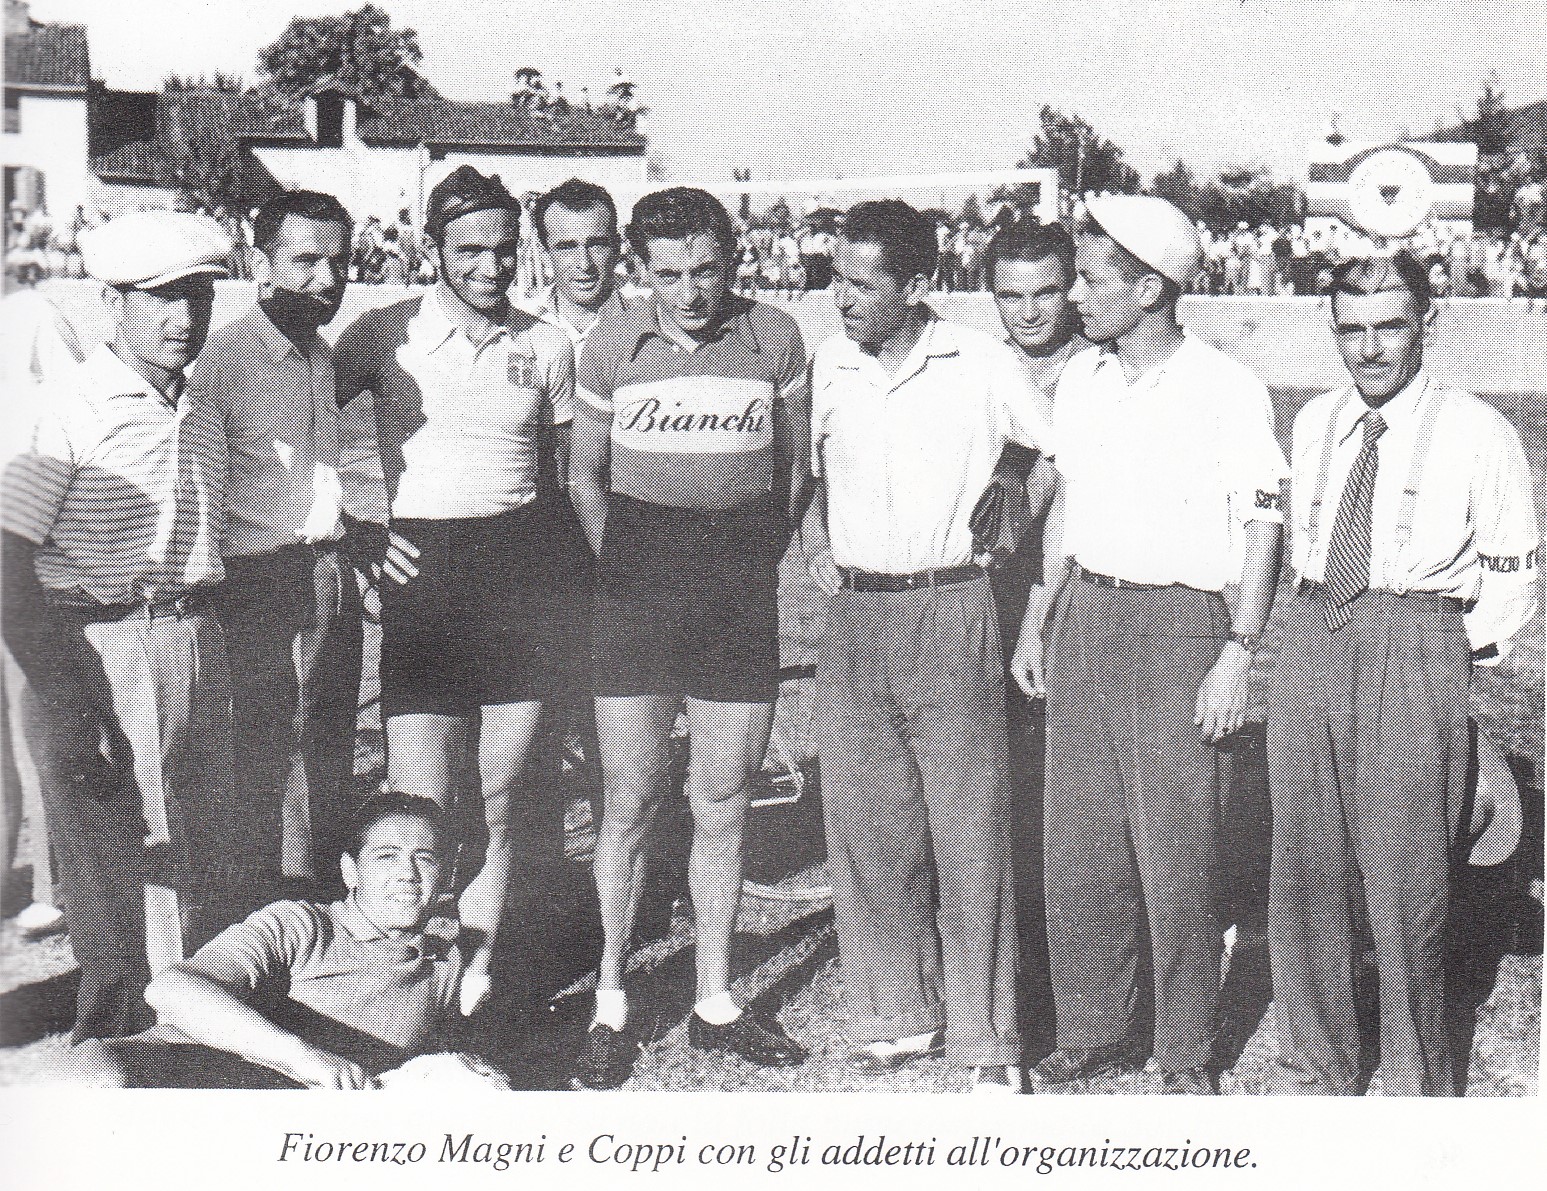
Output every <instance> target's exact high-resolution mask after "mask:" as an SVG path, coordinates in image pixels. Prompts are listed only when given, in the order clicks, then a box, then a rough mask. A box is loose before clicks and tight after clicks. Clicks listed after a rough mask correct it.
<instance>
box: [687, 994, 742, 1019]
mask: <svg viewBox="0 0 1547 1191" xmlns="http://www.w3.org/2000/svg"><path fill="white" fill-rule="evenodd" d="M693 1012H694V1013H696V1014H698V1016H699V1017H701V1018H703V1019H704V1020H705V1021H706V1022H708V1023H709V1024H710V1025H712V1026H724V1025H729V1024H730V1023H731V1022H733V1021H735V1020H736V1019H737V1018H738V1017H740V1016H741V1006H740V1005H738V1004H736V1002H735V1001H734V1000H732V999H731V995H730V993H728V992H722V993H715V994H714V996H712V997H705V998H704V999H703V1000H702V1001H700V1002H699V1003H698V1004H696V1005H694V1006H693Z"/></svg>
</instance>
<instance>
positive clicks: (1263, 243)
mask: <svg viewBox="0 0 1547 1191" xmlns="http://www.w3.org/2000/svg"><path fill="white" fill-rule="evenodd" d="M1536 211H1537V217H1536V218H1534V219H1533V220H1532V221H1531V222H1530V223H1527V224H1522V225H1518V226H1516V227H1514V228H1512V229H1511V230H1509V231H1508V232H1503V231H1480V230H1466V229H1464V228H1461V229H1458V228H1457V227H1456V226H1455V225H1447V224H1443V223H1438V222H1435V221H1432V220H1431V221H1429V222H1427V223H1425V224H1424V225H1423V226H1421V227H1420V228H1419V229H1418V231H1417V232H1416V233H1415V234H1414V235H1413V236H1412V237H1411V238H1410V239H1409V240H1408V241H1407V243H1406V247H1407V249H1408V250H1409V251H1410V252H1411V253H1412V254H1413V255H1414V256H1415V257H1417V258H1418V259H1419V260H1420V261H1422V262H1423V263H1424V264H1426V265H1427V266H1428V267H1429V280H1430V284H1431V286H1432V287H1433V290H1434V293H1435V295H1436V296H1438V297H1455V298H1523V299H1526V300H1527V301H1529V302H1532V303H1533V304H1534V303H1535V302H1538V301H1541V302H1543V303H1547V230H1544V229H1543V227H1542V224H1541V220H1540V214H1539V213H1540V207H1539V206H1538V208H1536ZM1198 230H1199V234H1200V235H1201V236H1202V238H1203V246H1204V261H1205V264H1204V269H1203V271H1202V272H1201V273H1200V274H1199V276H1198V279H1197V281H1196V282H1194V286H1193V288H1194V291H1195V292H1197V293H1200V294H1230V295H1270V296H1272V295H1289V294H1319V293H1323V292H1325V290H1326V286H1327V282H1328V280H1329V279H1330V277H1331V273H1332V269H1333V267H1334V266H1336V265H1337V264H1338V263H1339V262H1341V261H1345V260H1350V259H1358V258H1364V257H1369V256H1371V255H1373V254H1374V253H1376V252H1377V251H1378V250H1379V245H1378V244H1377V242H1376V241H1375V240H1373V239H1372V238H1370V237H1369V236H1367V235H1364V234H1363V233H1362V232H1359V231H1357V230H1355V229H1353V228H1350V227H1348V226H1346V225H1344V224H1340V223H1331V222H1324V223H1319V224H1318V223H1310V224H1308V225H1301V224H1295V225H1291V226H1287V227H1275V226H1273V225H1271V224H1262V225H1260V226H1258V227H1256V228H1253V227H1250V226H1248V225H1247V224H1245V223H1240V224H1238V225H1237V226H1236V227H1235V228H1234V229H1233V230H1230V231H1224V232H1217V233H1216V232H1213V231H1211V230H1210V229H1208V228H1207V227H1204V226H1202V225H1201V224H1200V225H1199V229H1198Z"/></svg>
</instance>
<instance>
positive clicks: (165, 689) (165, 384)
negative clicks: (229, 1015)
mask: <svg viewBox="0 0 1547 1191" xmlns="http://www.w3.org/2000/svg"><path fill="white" fill-rule="evenodd" d="M81 251H82V256H83V257H84V259H85V264H86V268H87V270H88V272H89V273H90V274H91V275H92V276H93V277H95V278H97V279H98V280H100V281H102V282H103V283H104V284H103V300H104V302H105V303H106V305H107V307H108V310H109V311H110V313H111V315H112V319H113V337H112V339H111V341H110V342H109V343H107V344H105V345H104V346H102V347H100V348H98V349H97V350H96V351H95V352H94V353H93V354H92V355H90V356H88V357H87V359H86V361H85V362H84V363H83V364H81V365H80V366H79V368H78V369H76V370H75V371H73V372H71V373H69V374H68V375H67V376H66V377H65V378H64V379H63V380H62V381H60V382H59V383H57V384H56V385H55V386H54V387H53V391H52V392H51V393H50V394H49V395H48V399H47V400H46V401H45V402H43V412H42V414H41V416H40V418H39V421H38V425H37V428H36V430H35V432H34V434H33V437H32V440H31V443H30V445H29V448H28V449H27V450H26V451H25V452H24V453H23V454H21V455H20V456H18V457H17V458H16V459H14V460H13V461H12V462H11V463H10V464H9V465H8V466H7V468H6V473H5V477H4V480H5V483H4V489H5V502H4V551H5V555H4V584H5V591H4V596H5V607H4V613H5V616H4V629H5V640H6V644H7V645H8V646H10V648H11V651H12V653H13V655H14V656H15V658H16V659H17V661H18V662H19V663H20V665H21V666H22V669H23V671H24V672H25V673H26V675H27V679H28V682H29V685H30V701H31V704H32V707H31V709H30V710H31V714H32V715H33V716H34V717H36V718H35V721H34V722H36V723H37V724H38V725H39V727H40V732H39V736H40V738H41V747H40V749H39V757H38V765H39V769H40V771H43V772H44V774H45V780H44V781H43V789H44V792H45V795H46V796H47V797H48V798H49V805H48V806H47V815H48V822H49V830H50V835H51V838H52V841H53V844H54V847H55V849H56V851H57V853H58V859H59V883H60V887H61V892H62V894H63V897H64V903H65V915H66V925H67V927H68V929H69V932H70V942H71V945H72V946H73V947H74V949H75V954H76V957H77V959H78V960H79V962H80V966H81V982H80V991H79V994H78V997H77V1002H76V1023H75V1030H74V1039H75V1041H77V1042H78V1041H81V1040H83V1039H85V1038H91V1037H114V1036H117V1035H121V1034H128V1033H132V1032H134V1031H135V1030H138V1029H140V1028H142V1027H143V1026H144V1025H145V1024H146V1016H147V1014H148V1010H147V1009H146V1006H145V1003H144V999H143V993H144V990H145V985H146V982H147V981H148V979H149V978H150V976H151V974H152V973H154V972H156V971H159V970H160V969H161V968H164V967H166V966H167V965H168V964H171V963H175V962H177V961H179V960H181V959H182V958H183V956H184V954H185V951H186V949H187V946H188V945H189V943H190V942H196V941H197V939H196V938H192V939H191V938H190V935H191V934H194V935H196V934H197V931H198V929H199V916H198V909H199V905H200V904H201V902H203V901H205V900H208V899H210V898H211V897H213V896H214V895H216V894H217V893H218V891H216V890H212V889H210V888H208V887H207V885H208V880H207V878H206V877H205V876H204V875H203V871H204V870H203V869H202V865H200V864H195V863H192V861H193V860H194V858H197V857H202V855H203V853H204V851H205V847H206V844H207V841H206V840H205V838H204V829H205V824H206V823H207V822H208V821H209V820H210V819H211V818H212V817H214V816H217V815H219V814H221V813H225V812H226V810H227V809H228V808H227V807H226V803H227V802H228V801H229V799H230V797H231V682H230V673H229V669H228V664H227V657H226V644H225V638H224V635H223V634H222V631H221V627H220V623H219V621H218V620H216V619H215V617H214V615H213V609H212V600H213V595H214V591H215V588H216V585H217V584H219V583H220V582H221V580H222V578H223V577H224V573H225V572H224V569H223V567H222V564H221V558H220V540H221V530H222V521H223V513H222V507H223V503H224V495H225V494H224V485H225V476H226V466H227V455H226V441H225V437H224V435H223V434H222V432H221V428H220V426H219V424H218V423H217V422H215V421H213V420H211V419H209V418H207V417H206V416H204V415H202V414H201V413H199V412H198V411H197V410H195V409H194V408H193V407H191V406H190V404H189V403H188V402H187V401H186V400H184V399H183V379H184V378H183V373H184V369H186V368H187V367H188V365H189V363H190V362H191V361H192V360H193V359H194V357H195V356H196V355H198V353H199V349H200V348H201V347H203V345H204V340H205V336H206V335H207V333H208V331H209V325H210V312H211V308H212V306H213V303H214V286H213V282H212V279H213V278H214V277H223V276H225V274H226V267H225V262H226V260H227V259H228V258H229V256H230V252H231V243H230V240H229V238H228V237H226V236H225V234H224V233H223V232H221V230H220V229H219V227H218V226H217V225H215V224H214V223H213V222H211V221H209V220H207V219H202V218H199V217H197V216H192V215H180V214H173V213H171V212H146V213H142V214H135V215H126V216H124V217H122V218H120V219H118V220H115V221H113V222H111V223H109V224H105V225H104V226H102V227H100V228H97V229H95V230H94V231H91V232H88V233H86V234H85V235H83V236H82V237H81Z"/></svg>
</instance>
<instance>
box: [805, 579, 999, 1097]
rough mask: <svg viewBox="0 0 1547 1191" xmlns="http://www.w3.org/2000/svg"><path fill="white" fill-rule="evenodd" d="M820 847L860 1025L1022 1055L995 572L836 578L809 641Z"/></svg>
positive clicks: (983, 1062)
mask: <svg viewBox="0 0 1547 1191" xmlns="http://www.w3.org/2000/svg"><path fill="white" fill-rule="evenodd" d="M817 684H818V697H819V700H820V702H819V705H818V710H817V713H816V717H815V727H816V737H817V749H818V754H819V758H820V761H821V766H822V784H823V816H824V820H825V826H826V832H827V850H828V851H827V862H828V873H829V878H830V880H831V882H832V885H833V916H834V924H835V927H836V931H837V936H838V950H839V954H840V957H841V959H842V962H843V978H844V992H845V999H846V1001H847V1007H848V1030H849V1034H850V1037H851V1038H853V1039H854V1040H855V1041H857V1042H876V1041H881V1040H885V1039H894V1038H906V1037H911V1036H913V1035H915V1034H923V1033H927V1032H930V1031H933V1030H937V1029H939V1028H941V1027H942V1026H943V1027H944V1028H945V1050H946V1053H947V1055H948V1056H949V1057H951V1058H952V1059H953V1060H954V1061H955V1062H957V1063H959V1064H961V1065H963V1066H997V1065H1009V1064H1012V1063H1017V1062H1019V1061H1020V1048H1021V1041H1020V1034H1019V1029H1018V1026H1017V1023H1016V975H1017V973H1016V968H1017V952H1018V947H1017V936H1016V925H1015V892H1014V880H1013V873H1012V868H1011V855H1010V793H1009V777H1008V762H1007V756H1006V753H1007V749H1008V746H1007V742H1006V734H1005V702H1004V660H1003V654H1002V645H1001V642H1000V636H999V625H998V622H997V619H996V617H995V613H994V599H993V594H992V592H991V591H990V589H989V584H988V580H987V579H984V578H978V579H973V580H969V581H967V582H964V583H956V584H951V585H949V586H946V587H940V588H924V589H918V590H914V591H908V592H900V593H895V594H894V593H869V592H854V591H840V592H839V593H838V594H837V595H836V596H835V597H834V600H833V607H832V615H831V619H830V622H829V624H828V626H827V629H826V631H825V632H824V633H823V635H822V637H821V639H820V642H819V644H818V652H817Z"/></svg>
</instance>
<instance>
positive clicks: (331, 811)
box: [221, 545, 362, 919]
mask: <svg viewBox="0 0 1547 1191" xmlns="http://www.w3.org/2000/svg"><path fill="white" fill-rule="evenodd" d="M226 573H227V578H226V584H225V589H224V596H223V598H222V602H221V614H222V620H223V621H224V623H225V625H226V640H227V643H228V648H229V650H230V656H231V676H232V716H233V727H234V734H235V750H236V773H237V781H238V786H239V789H240V797H239V798H238V799H237V801H236V803H235V805H234V806H233V808H232V810H233V817H232V818H231V819H230V821H228V822H226V823H224V824H222V825H221V826H222V829H223V831H224V832H225V833H226V838H227V839H229V840H231V841H233V842H234V841H242V846H241V847H239V848H232V849H230V850H229V851H225V850H223V856H222V858H221V859H222V862H230V863H232V864H235V865H237V866H238V868H239V869H241V870H242V871H244V873H245V876H246V878H247V881H248V882H249V883H250V884H249V885H248V887H247V888H246V890H245V893H244V895H243V897H244V901H245V903H246V904H244V905H237V906H232V907H230V908H229V910H230V913H229V916H230V917H232V918H233V919H235V918H236V917H239V916H241V915H243V914H245V913H248V912H251V911H252V910H255V909H258V908H260V907H261V906H264V905H267V904H268V902H270V901H272V900H273V898H274V896H275V894H276V893H277V891H278V890H277V886H278V883H279V882H280V880H281V878H282V877H298V876H309V875H315V876H316V877H317V879H318V880H319V881H322V882H325V883H331V882H332V881H336V880H337V879H338V856H339V851H340V849H341V847H342V845H343V842H344V838H343V837H344V833H345V831H346V830H347V827H348V823H349V817H350V814H351V812H352V810H353V798H352V795H353V784H354V729H355V717H356V715H357V713H358V707H359V698H360V650H361V640H362V624H361V615H360V591H359V588H358V587H357V586H356V584H355V576H354V570H353V568H352V567H351V566H350V565H349V563H348V561H347V560H346V559H345V558H344V556H343V555H342V554H341V553H340V552H339V551H338V550H332V549H330V550H324V551H314V550H313V549H312V548H311V547H310V546H304V545H297V546H290V547H286V548H285V549H282V550H277V551H275V552H273V553H271V554H263V555H259V556H256V557H253V558H232V559H227V560H226Z"/></svg>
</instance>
